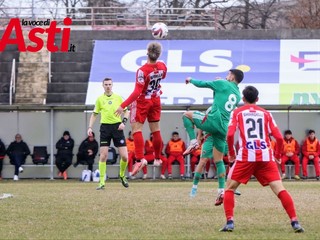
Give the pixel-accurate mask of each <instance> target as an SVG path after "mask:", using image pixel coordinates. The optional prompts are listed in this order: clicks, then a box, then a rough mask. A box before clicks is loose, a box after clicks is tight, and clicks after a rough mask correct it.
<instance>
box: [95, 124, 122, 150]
mask: <svg viewBox="0 0 320 240" xmlns="http://www.w3.org/2000/svg"><path fill="white" fill-rule="evenodd" d="M120 124H121V123H115V124H101V126H100V146H101V147H103V146H108V147H109V146H110V144H111V139H112V140H113V144H114V146H115V147H124V146H126V139H125V136H124V133H123V130H118V127H119V125H120Z"/></svg>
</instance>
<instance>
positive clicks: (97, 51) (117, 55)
mask: <svg viewBox="0 0 320 240" xmlns="http://www.w3.org/2000/svg"><path fill="white" fill-rule="evenodd" d="M149 42H150V41H136V40H135V41H95V46H94V52H93V60H92V66H91V72H90V79H89V86H88V92H87V99H86V104H94V103H95V100H96V98H97V97H98V95H99V94H102V93H103V88H102V80H103V79H104V78H105V77H111V78H112V79H113V80H114V88H113V90H114V92H116V93H118V94H120V95H121V96H123V97H124V98H127V97H128V96H129V94H130V93H131V92H132V90H133V88H134V83H135V73H136V71H137V69H138V68H139V67H140V66H142V65H143V64H144V63H145V62H146V60H147V56H146V48H147V45H148V43H149ZM160 42H161V44H162V47H163V53H162V55H161V57H160V59H161V60H163V61H164V62H165V63H166V64H167V67H168V74H167V78H166V79H165V80H164V81H162V82H161V85H162V90H163V95H162V96H161V99H162V103H163V104H167V105H170V104H173V105H177V104H184V105H189V104H208V103H211V102H212V96H213V94H212V91H211V90H209V89H199V88H196V87H195V86H193V85H186V84H185V78H186V77H188V76H191V77H193V78H195V79H200V80H208V81H212V80H214V79H216V78H217V77H221V78H225V77H226V75H227V73H228V70H229V69H231V68H240V69H242V70H244V71H245V78H244V80H243V82H242V83H241V84H240V90H242V89H243V88H244V87H245V86H246V85H255V86H256V87H257V88H258V89H259V90H260V99H261V100H260V104H278V103H279V65H280V64H279V60H280V56H279V55H280V41H278V40H170V41H169V40H165V41H160Z"/></svg>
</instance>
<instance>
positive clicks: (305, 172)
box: [302, 156, 309, 179]
mask: <svg viewBox="0 0 320 240" xmlns="http://www.w3.org/2000/svg"><path fill="white" fill-rule="evenodd" d="M308 162H309V159H308V158H307V157H306V156H303V158H302V178H303V179H307V178H308V166H307V165H308Z"/></svg>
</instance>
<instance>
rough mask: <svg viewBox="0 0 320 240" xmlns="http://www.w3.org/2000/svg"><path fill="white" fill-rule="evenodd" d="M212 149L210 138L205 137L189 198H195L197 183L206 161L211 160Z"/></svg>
mask: <svg viewBox="0 0 320 240" xmlns="http://www.w3.org/2000/svg"><path fill="white" fill-rule="evenodd" d="M212 148H213V141H212V136H211V135H209V136H207V137H206V139H205V141H204V142H203V144H202V149H201V155H200V161H199V164H198V165H197V167H196V170H195V173H194V176H193V185H192V188H191V192H190V197H195V196H196V194H197V190H198V183H199V181H200V178H201V174H202V171H203V168H204V166H205V165H206V163H207V161H208V159H211V158H212Z"/></svg>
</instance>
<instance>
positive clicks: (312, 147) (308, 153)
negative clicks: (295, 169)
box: [302, 129, 320, 181]
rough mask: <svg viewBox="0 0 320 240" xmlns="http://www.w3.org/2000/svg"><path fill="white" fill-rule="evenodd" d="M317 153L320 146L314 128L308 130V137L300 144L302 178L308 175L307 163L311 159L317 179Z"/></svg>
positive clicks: (319, 150) (319, 151)
mask: <svg viewBox="0 0 320 240" xmlns="http://www.w3.org/2000/svg"><path fill="white" fill-rule="evenodd" d="M319 153H320V146H319V141H318V139H317V138H316V132H315V131H314V130H312V129H311V130H309V134H308V137H307V138H306V139H305V140H304V142H303V145H302V155H303V158H302V172H303V176H302V178H303V179H307V177H308V169H307V167H308V163H309V161H312V162H313V164H314V170H315V172H316V179H317V180H318V181H319Z"/></svg>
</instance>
